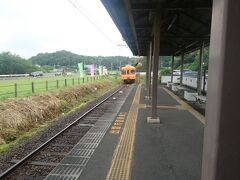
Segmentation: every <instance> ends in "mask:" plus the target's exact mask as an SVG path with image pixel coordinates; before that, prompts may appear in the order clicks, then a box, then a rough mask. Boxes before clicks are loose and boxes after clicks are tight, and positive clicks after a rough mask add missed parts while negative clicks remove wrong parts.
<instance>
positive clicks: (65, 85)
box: [65, 79, 67, 87]
mask: <svg viewBox="0 0 240 180" xmlns="http://www.w3.org/2000/svg"><path fill="white" fill-rule="evenodd" d="M65 87H67V79H65Z"/></svg>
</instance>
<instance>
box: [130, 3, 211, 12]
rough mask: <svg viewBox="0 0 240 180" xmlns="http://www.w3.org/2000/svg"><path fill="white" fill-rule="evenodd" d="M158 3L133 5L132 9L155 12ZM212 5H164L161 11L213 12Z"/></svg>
mask: <svg viewBox="0 0 240 180" xmlns="http://www.w3.org/2000/svg"><path fill="white" fill-rule="evenodd" d="M157 6H158V4H157V3H132V4H131V7H132V10H133V11H149V10H155V9H156V8H157ZM211 8H212V5H211V4H210V3H208V2H203V3H202V4H199V3H198V4H196V3H189V4H179V5H175V6H173V5H163V6H161V9H165V10H181V9H195V10H198V9H199V10H205V9H207V10H208V9H209V10H211Z"/></svg>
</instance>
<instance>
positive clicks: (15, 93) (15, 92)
mask: <svg viewBox="0 0 240 180" xmlns="http://www.w3.org/2000/svg"><path fill="white" fill-rule="evenodd" d="M14 95H15V97H17V83H15V84H14Z"/></svg>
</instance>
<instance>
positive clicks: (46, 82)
mask: <svg viewBox="0 0 240 180" xmlns="http://www.w3.org/2000/svg"><path fill="white" fill-rule="evenodd" d="M46 91H48V81H46Z"/></svg>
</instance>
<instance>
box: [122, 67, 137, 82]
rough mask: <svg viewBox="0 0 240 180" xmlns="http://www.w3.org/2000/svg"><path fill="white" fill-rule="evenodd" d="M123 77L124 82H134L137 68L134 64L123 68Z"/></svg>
mask: <svg viewBox="0 0 240 180" xmlns="http://www.w3.org/2000/svg"><path fill="white" fill-rule="evenodd" d="M121 78H122V80H123V82H124V83H126V84H129V83H134V82H135V80H136V68H135V67H134V66H130V65H126V66H124V67H122V68H121Z"/></svg>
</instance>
